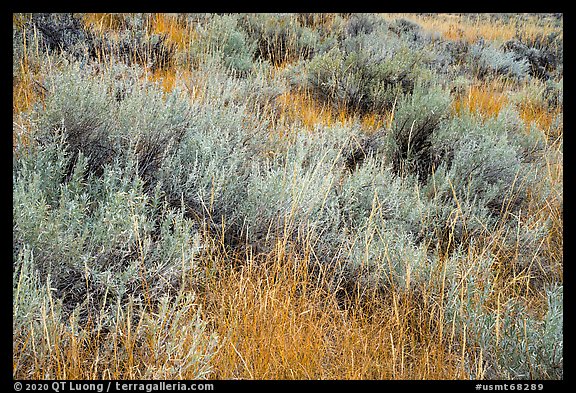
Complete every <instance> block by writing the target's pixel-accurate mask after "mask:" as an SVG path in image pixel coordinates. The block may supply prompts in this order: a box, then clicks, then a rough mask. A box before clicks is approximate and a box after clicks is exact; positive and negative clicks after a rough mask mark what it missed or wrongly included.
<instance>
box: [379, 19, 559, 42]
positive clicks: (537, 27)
mask: <svg viewBox="0 0 576 393" xmlns="http://www.w3.org/2000/svg"><path fill="white" fill-rule="evenodd" d="M474 15H476V16H475V17H474V16H472V17H465V16H463V15H457V14H443V13H439V14H434V15H421V14H413V13H400V14H384V17H385V18H387V19H390V20H393V19H398V18H405V19H407V20H411V21H413V22H415V23H417V24H419V25H420V26H422V28H424V29H425V30H427V31H430V32H439V33H441V34H442V36H443V37H444V38H446V39H449V40H464V41H467V42H470V43H474V42H476V41H478V40H479V39H480V38H483V39H484V40H498V41H506V40H510V39H513V38H515V37H516V36H517V33H518V32H522V34H523V35H524V37H526V38H529V39H530V38H534V37H536V36H538V35H539V34H544V35H547V34H550V33H552V32H558V33H560V34H562V31H561V29H560V30H559V29H558V27H556V26H554V24H553V23H552V21H546V22H544V23H542V21H541V20H540V19H538V18H537V17H536V16H533V15H530V16H525V20H523V21H522V20H517V19H511V20H510V21H504V20H502V19H497V20H492V21H491V20H488V19H487V18H485V17H484V16H483V15H482V14H474Z"/></svg>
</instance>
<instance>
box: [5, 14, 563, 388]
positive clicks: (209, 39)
mask: <svg viewBox="0 0 576 393" xmlns="http://www.w3.org/2000/svg"><path fill="white" fill-rule="evenodd" d="M179 18H181V19H182V20H183V21H185V22H186V23H190V24H192V26H193V28H194V31H195V34H196V37H197V38H196V39H195V40H190V44H189V45H188V46H187V47H186V48H185V49H177V48H176V46H175V45H174V44H173V43H171V41H170V40H169V39H168V37H167V36H165V35H162V34H153V33H151V32H150V34H148V32H147V27H146V22H145V16H143V15H131V16H130V15H126V16H122V17H119V19H118V21H116V24H115V25H114V26H115V27H114V34H112V33H109V34H104V35H97V34H95V33H93V32H92V30H90V29H89V28H88V27H86V24H83V23H81V19H80V16H78V15H69V14H66V15H58V14H33V15H32V16H30V17H29V18H28V19H27V20H26V22H25V23H23V24H22V27H21V28H20V29H18V30H17V31H18V33H17V34H16V33H15V34H14V52H15V55H16V56H15V58H17V57H18V54H22V53H25V52H26V51H28V52H30V48H29V46H28V47H27V48H25V47H23V46H22V42H23V40H24V38H23V37H26V40H28V42H32V41H34V40H35V41H34V42H35V45H36V46H37V48H38V49H39V51H40V52H42V51H44V54H43V55H42V56H44V58H45V61H48V60H49V62H50V64H51V68H50V69H48V70H46V74H45V75H44V76H43V79H42V82H41V83H42V86H43V87H44V88H45V89H46V94H45V98H44V101H43V102H42V103H41V104H40V103H39V104H38V105H36V106H34V107H33V108H32V109H31V110H30V111H29V112H28V113H27V114H26V116H27V124H28V127H29V129H28V132H29V140H28V141H27V142H26V143H24V142H22V143H16V145H15V147H14V160H13V164H14V165H13V270H14V277H15V279H14V291H15V293H18V302H19V303H18V304H19V305H20V306H19V307H20V308H18V312H17V314H16V315H14V317H15V318H14V329H23V328H25V326H27V321H28V319H29V318H31V315H32V314H33V313H34V312H36V311H35V310H33V305H34V304H35V303H34V302H36V301H37V300H36V298H37V297H39V298H41V297H43V296H44V290H45V289H43V288H50V291H51V293H52V296H54V297H55V298H56V299H58V301H59V302H60V304H61V307H62V315H63V316H62V318H66V316H68V315H71V313H78V315H79V316H80V321H82V322H83V323H87V321H89V320H90V319H91V318H100V317H101V316H102V315H106V322H105V325H106V326H108V327H109V326H111V325H112V324H113V323H114V315H116V314H115V313H116V311H115V310H116V307H117V306H118V305H120V307H124V306H127V305H130V307H135V305H136V306H138V305H139V306H141V307H144V306H145V305H148V306H150V304H156V305H157V306H158V307H161V305H158V304H159V303H158V301H159V299H165V296H176V294H177V293H178V292H179V291H180V290H181V289H182V288H183V287H184V286H186V285H190V283H192V287H193V288H200V287H201V285H202V279H203V278H202V275H203V274H204V273H203V272H204V270H203V268H201V266H200V265H199V264H200V262H199V261H200V260H201V256H202V253H204V252H206V250H205V247H206V244H208V242H207V241H206V239H207V238H208V237H210V236H212V237H216V238H221V239H222V242H223V244H224V246H225V247H226V248H227V249H229V250H230V251H235V250H236V251H240V250H245V249H251V250H253V251H254V252H262V253H266V252H271V251H272V250H274V247H276V244H277V241H278V239H282V240H283V241H284V242H285V244H287V247H291V248H293V249H294V250H296V252H297V251H298V250H302V249H304V248H306V245H307V244H313V247H314V250H315V254H314V255H315V258H314V259H315V263H318V264H321V265H325V266H329V267H331V268H334V280H333V288H332V290H334V291H343V292H344V295H343V296H344V297H346V296H352V295H353V292H354V291H349V292H350V293H346V291H347V288H357V287H358V285H360V286H361V287H363V288H370V289H375V290H377V291H380V292H382V293H384V294H386V293H388V292H389V291H397V290H400V291H418V290H419V288H422V287H424V286H428V285H431V286H433V287H435V288H436V289H435V291H436V292H437V293H438V294H439V295H438V296H440V291H446V293H445V294H443V295H442V296H441V298H442V299H445V300H444V301H445V302H446V307H447V309H448V312H449V313H450V316H449V317H448V316H447V317H446V318H447V323H448V324H451V325H452V326H460V327H462V329H461V330H458V332H459V333H458V332H457V333H458V334H460V336H458V334H457V335H456V336H457V337H456V338H455V340H456V341H458V342H461V341H462V336H461V335H466V337H467V338H466V340H468V342H469V343H474V346H475V348H477V350H478V352H477V353H480V351H481V353H482V356H484V359H485V361H486V362H488V363H489V364H490V370H489V371H488V372H489V375H488V377H493V378H530V377H531V378H562V301H561V298H562V288H561V286H559V287H556V286H554V287H552V286H546V289H545V290H546V294H547V296H548V303H549V306H548V311H547V313H546V316H545V317H544V319H543V320H542V319H539V318H536V317H534V318H529V319H527V320H525V321H527V322H526V323H527V324H528V325H524V324H523V323H522V319H521V318H522V317H523V315H522V312H521V311H520V309H519V308H518V307H519V305H516V304H514V303H513V302H511V303H510V304H507V305H506V307H507V308H506V309H507V310H508V311H507V312H506V313H505V314H506V319H505V320H504V321H503V322H499V323H502V324H503V326H504V328H503V332H502V333H501V335H500V336H494V335H493V334H492V333H488V332H490V331H491V330H490V326H491V324H493V323H494V322H493V320H494V318H500V314H496V312H495V311H493V310H490V309H487V304H488V303H489V299H490V296H491V294H490V291H492V290H493V289H492V287H491V283H492V282H495V280H496V279H497V275H498V274H499V273H498V271H497V270H496V269H495V268H494V264H493V263H492V262H493V256H492V255H490V251H491V250H493V243H494V242H496V241H500V242H502V244H510V245H511V247H514V245H520V247H521V248H522V250H523V251H521V255H516V257H510V258H509V259H508V263H509V264H510V266H513V265H514V266H516V268H514V269H522V268H529V266H532V264H533V263H534V261H538V263H539V264H540V265H542V264H546V261H545V258H544V256H543V255H544V254H543V252H544V248H545V247H546V244H547V243H546V242H545V241H544V240H545V237H546V236H547V233H548V232H547V230H548V225H549V223H547V222H536V223H535V222H534V221H531V220H530V219H528V220H527V219H526V217H525V212H526V210H527V209H529V202H530V203H532V204H534V203H540V202H542V203H543V201H544V199H545V198H546V197H547V194H546V193H545V192H541V193H536V192H534V189H535V188H536V187H541V186H542V182H543V180H542V176H541V175H542V173H543V172H544V171H545V170H546V161H545V160H544V156H545V154H547V153H546V141H545V137H546V136H545V134H544V133H543V132H542V131H541V130H539V129H538V128H537V127H536V126H535V125H532V126H531V127H530V126H528V127H527V125H526V124H525V122H524V121H523V120H522V118H521V117H520V115H519V113H518V109H517V107H516V106H515V105H513V104H510V105H508V106H507V107H505V108H504V109H503V110H502V111H501V112H500V113H499V114H498V115H497V116H494V117H490V118H484V117H482V116H481V115H480V114H479V113H477V112H473V111H468V110H464V111H462V112H461V113H459V115H455V114H454V113H453V111H451V105H452V100H453V96H452V95H451V89H452V88H453V87H454V85H455V82H454V81H455V78H456V76H458V75H462V74H465V73H473V74H474V75H476V76H477V77H478V78H489V77H497V76H499V77H505V78H509V79H510V80H511V83H523V81H524V82H525V81H527V80H532V79H541V80H543V81H546V80H548V79H553V80H561V77H560V78H558V76H559V75H560V76H561V75H562V51H561V49H560V50H558V47H557V46H556V44H553V42H554V43H556V41H555V37H547V38H546V37H542V39H538V40H535V41H534V42H529V41H527V40H526V39H519V40H514V41H509V42H506V43H502V44H499V43H495V42H489V43H488V42H477V43H475V44H472V45H469V44H468V43H465V42H463V41H462V42H460V43H458V42H447V41H444V40H443V39H442V38H441V37H439V36H435V35H432V34H430V33H428V32H425V31H424V30H423V29H421V28H420V26H418V25H417V24H415V23H414V22H410V21H408V20H405V19H401V20H397V21H395V22H390V21H387V20H384V19H383V18H380V17H378V16H376V15H363V14H353V15H340V14H322V15H316V14H298V15H291V14H290V15H282V14H281V15H267V14H258V15H194V14H190V15H179ZM183 59H188V60H187V61H184V60H183ZM14 61H17V59H15V60H14ZM180 63H181V64H185V67H186V68H187V71H189V72H191V73H192V75H193V77H198V78H200V77H201V78H203V79H204V81H205V84H204V90H203V92H202V95H203V99H201V100H199V99H198V100H195V99H194V98H193V97H191V94H190V87H189V85H187V84H186V81H183V80H177V81H176V83H175V85H174V88H173V89H172V91H170V92H165V91H164V90H163V89H162V87H161V85H160V84H158V83H153V82H149V81H147V79H146V75H147V73H149V72H154V71H155V70H158V69H160V68H167V67H172V66H174V64H180ZM280 65H286V67H285V68H283V69H282V70H281V71H278V73H277V75H276V76H274V77H273V78H274V79H271V80H267V79H265V78H272V77H270V76H269V75H270V70H271V69H272V67H274V66H276V67H277V66H280ZM14 70H15V78H16V76H17V74H16V73H17V72H18V67H16V66H15V68H14ZM542 83H545V82H542ZM547 83H548V82H547ZM546 86H547V89H548V90H546V91H547V92H548V94H549V96H550V97H552V98H551V100H553V101H554V107H558V105H561V97H562V91H561V89H562V87H561V82H560V83H551V82H550V83H548V84H547V85H546ZM291 89H305V90H308V91H310V92H311V93H313V96H315V97H318V98H320V99H321V100H323V101H325V102H327V103H329V104H331V105H334V106H335V107H341V106H343V107H345V108H347V110H349V111H351V112H353V113H360V114H366V113H377V114H386V113H389V112H390V111H393V115H394V116H393V121H391V122H390V128H387V127H382V128H380V129H379V130H377V131H376V132H373V133H367V132H365V130H363V128H362V127H361V125H360V124H358V123H355V124H334V125H332V126H321V127H320V126H319V127H317V128H316V129H315V130H314V131H313V132H309V131H308V130H306V129H303V128H302V129H294V130H293V134H292V135H290V136H288V137H281V136H278V135H277V134H276V133H273V132H271V131H270V128H271V127H273V122H271V121H269V120H268V119H267V118H266V117H265V115H264V114H265V113H266V112H265V111H260V110H259V109H258V108H270V107H272V108H273V109H274V108H276V110H279V104H278V102H277V100H275V97H277V96H278V95H279V94H280V92H283V91H290V90H291ZM554 97H556V99H555V100H554ZM558 102H560V104H558ZM549 187H550V188H552V187H553V186H552V185H550V186H549ZM549 192H552V191H551V190H550V191H549ZM538 198H539V199H538ZM534 220H537V219H536V218H535V219H534ZM470 249H475V250H483V251H482V253H483V254H482V255H483V259H482V260H481V261H480V262H477V263H476V262H474V263H472V262H471V261H469V260H468V259H469V257H470V253H469V252H467V251H466V250H470ZM443 264H446V265H449V267H448V268H446V272H445V277H444V278H445V280H446V282H445V283H439V282H436V281H434V280H436V278H435V277H437V276H436V275H435V273H434V272H437V270H438V269H442V267H441V266H444V265H443ZM480 265H482V266H480ZM311 268H313V267H312V266H311ZM466 269H475V270H478V272H479V273H478V275H476V276H475V275H472V274H467V275H464V276H462V274H464V272H465V271H466ZM514 269H513V270H514ZM23 276H25V277H26V280H27V281H26V283H28V287H26V291H25V292H22V290H23V289H22V288H23V287H22V285H21V283H22V282H23V281H22V278H21V277H23ZM471 277H483V278H484V279H485V281H484V282H482V285H479V284H478V283H477V282H468V281H469V280H473V278H471ZM466 280H468V281H466ZM462 286H466V288H467V290H469V291H468V292H467V293H469V294H470V296H469V298H463V297H462V296H461V295H460V294H461V293H463V292H462ZM15 301H16V300H15ZM25 305H26V307H24V306H25ZM26 310H28V311H26ZM498 312H501V310H498ZM455 321H456V322H455ZM464 326H465V327H467V328H466V329H464ZM520 332H528V333H527V334H529V335H530V337H529V338H527V340H528V339H529V344H527V345H529V347H527V348H526V347H524V346H523V345H525V341H523V340H522V337H524V336H522V337H519V336H518V335H519V334H520ZM490 334H492V335H490ZM522 335H524V333H522ZM553 343H554V344H553ZM558 343H559V345H560V347H558V346H557V344H558ZM470 356H472V355H470ZM467 361H469V362H470V364H469V367H470V369H471V370H472V369H473V368H474V367H475V365H476V364H477V362H478V359H475V358H469V359H468V360H467Z"/></svg>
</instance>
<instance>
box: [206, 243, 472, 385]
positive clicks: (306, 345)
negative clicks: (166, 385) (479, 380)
mask: <svg viewBox="0 0 576 393" xmlns="http://www.w3.org/2000/svg"><path fill="white" fill-rule="evenodd" d="M244 262H245V263H244V264H243V265H242V266H241V267H239V268H236V269H233V268H230V267H229V266H222V267H221V268H218V269H217V271H218V272H219V274H218V277H214V278H213V279H211V280H209V282H208V283H207V286H206V289H207V291H206V292H205V294H206V296H205V298H204V300H205V302H206V303H204V304H203V308H204V309H205V310H206V318H208V320H207V322H208V323H209V326H211V327H212V328H213V329H214V331H215V332H216V334H217V335H218V337H220V338H221V342H220V343H219V347H218V350H217V353H216V354H215V355H214V357H213V359H212V362H211V364H212V366H213V368H214V375H213V377H214V378H217V379H457V378H467V375H466V372H465V371H464V369H463V367H462V366H463V364H462V363H461V358H460V353H456V352H457V351H455V352H450V351H449V350H448V345H447V340H445V339H444V338H443V337H442V336H441V333H439V332H441V331H442V329H441V328H439V325H440V319H438V312H439V309H438V307H437V306H436V305H434V304H432V302H430V301H429V300H428V299H421V298H416V297H413V296H412V295H411V294H405V295H404V294H398V293H394V294H392V295H390V297H389V298H384V297H382V296H380V295H376V294H373V295H365V296H364V297H363V299H364V300H362V301H359V300H356V301H354V300H352V301H351V303H350V304H349V307H348V308H343V307H342V306H341V304H340V305H339V303H341V302H339V299H338V298H337V297H336V295H335V294H334V293H333V292H330V291H329V290H328V289H327V288H328V285H327V283H326V280H325V277H324V276H323V274H322V273H320V274H319V275H313V274H311V273H310V272H309V269H308V268H309V266H310V265H309V263H310V254H309V253H305V256H304V257H302V256H296V255H293V254H291V253H290V252H289V251H287V250H286V245H285V244H283V243H282V241H280V240H279V241H278V244H277V248H276V249H275V250H274V251H273V252H271V253H270V254H268V255H265V256H258V257H253V256H249V257H248V260H246V261H244ZM445 336H446V334H445V335H444V337H445Z"/></svg>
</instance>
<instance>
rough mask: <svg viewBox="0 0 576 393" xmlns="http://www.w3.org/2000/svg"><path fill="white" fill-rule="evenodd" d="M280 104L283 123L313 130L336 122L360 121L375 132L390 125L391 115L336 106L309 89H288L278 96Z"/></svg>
mask: <svg viewBox="0 0 576 393" xmlns="http://www.w3.org/2000/svg"><path fill="white" fill-rule="evenodd" d="M277 102H278V104H279V114H278V120H279V122H280V123H281V124H289V125H291V124H293V123H298V124H301V125H303V126H304V127H305V128H307V129H310V130H313V129H314V127H315V126H332V125H335V124H344V125H346V124H352V123H354V122H359V123H360V124H361V126H362V127H363V128H364V129H365V130H366V131H367V132H368V133H370V132H373V131H375V130H377V129H378V128H381V127H383V126H385V125H388V126H389V121H388V120H389V118H390V116H389V115H388V116H385V115H382V114H378V113H374V112H373V113H366V114H359V113H355V112H353V111H351V110H349V109H347V108H346V107H345V106H343V105H342V106H340V107H339V108H334V107H333V106H332V105H330V104H328V103H324V102H322V101H320V100H318V99H317V98H315V97H314V96H313V95H312V94H311V93H310V92H309V91H306V90H298V91H288V92H285V93H283V94H281V95H280V96H279V97H278V98H277Z"/></svg>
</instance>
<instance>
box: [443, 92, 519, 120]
mask: <svg viewBox="0 0 576 393" xmlns="http://www.w3.org/2000/svg"><path fill="white" fill-rule="evenodd" d="M507 101H508V100H507V98H506V94H505V93H504V92H503V91H502V89H501V88H500V87H498V86H494V85H493V84H476V85H471V86H469V87H468V91H466V92H464V93H462V94H460V95H458V96H457V97H456V98H455V99H454V100H453V103H452V109H453V111H454V112H455V114H456V115H459V114H460V113H461V112H462V111H463V110H465V111H469V112H472V113H479V114H481V115H482V116H484V117H495V116H498V114H499V113H500V110H501V109H502V108H503V107H504V106H505V104H506V103H507Z"/></svg>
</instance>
